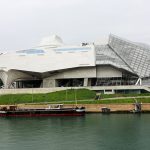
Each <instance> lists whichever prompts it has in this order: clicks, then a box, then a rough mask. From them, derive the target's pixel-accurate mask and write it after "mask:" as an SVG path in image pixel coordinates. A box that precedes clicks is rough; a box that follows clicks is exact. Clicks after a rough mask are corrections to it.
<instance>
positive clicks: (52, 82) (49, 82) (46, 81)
mask: <svg viewBox="0 0 150 150" xmlns="http://www.w3.org/2000/svg"><path fill="white" fill-rule="evenodd" d="M43 87H44V88H49V87H56V81H55V79H44V80H43Z"/></svg>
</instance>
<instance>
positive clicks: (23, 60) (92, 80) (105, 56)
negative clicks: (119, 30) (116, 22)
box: [0, 35, 150, 88]
mask: <svg viewBox="0 0 150 150" xmlns="http://www.w3.org/2000/svg"><path fill="white" fill-rule="evenodd" d="M0 79H1V82H0V83H1V85H2V84H3V85H2V86H3V87H4V88H31V87H61V86H115V85H142V84H147V85H150V47H149V46H145V45H143V44H139V43H134V42H130V41H127V40H124V39H121V38H119V37H117V36H114V35H110V37H109V41H108V44H105V45H95V44H88V43H82V45H76V46H73V45H69V46H68V45H65V44H64V43H63V42H62V40H61V38H60V37H58V36H57V35H53V36H51V37H46V38H44V39H42V41H41V42H40V44H39V46H37V47H36V48H32V49H27V50H19V51H15V52H9V53H5V54H0Z"/></svg>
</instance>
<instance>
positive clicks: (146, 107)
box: [1, 103, 150, 113]
mask: <svg viewBox="0 0 150 150" xmlns="http://www.w3.org/2000/svg"><path fill="white" fill-rule="evenodd" d="M2 106H6V107H8V106H9V105H1V107H2ZM17 106H18V108H48V104H40V105H39V104H18V105H17ZM82 106H84V107H85V108H86V112H87V113H94V112H95V113H96V112H97V113H98V112H101V109H102V108H103V107H107V108H109V109H110V110H111V112H130V111H131V110H133V109H134V104H81V105H78V107H82ZM64 107H75V105H68V104H65V105H64ZM142 111H146V112H150V103H144V104H142Z"/></svg>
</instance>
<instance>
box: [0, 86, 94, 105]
mask: <svg viewBox="0 0 150 150" xmlns="http://www.w3.org/2000/svg"><path fill="white" fill-rule="evenodd" d="M75 95H76V99H78V100H87V99H94V97H95V92H94V91H90V90H87V89H78V90H74V89H71V90H65V91H57V92H52V93H47V94H8V95H1V96H0V104H19V103H45V102H60V103H61V101H62V102H63V101H72V103H73V101H74V103H75Z"/></svg>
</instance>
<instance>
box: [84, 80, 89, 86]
mask: <svg viewBox="0 0 150 150" xmlns="http://www.w3.org/2000/svg"><path fill="white" fill-rule="evenodd" d="M83 86H88V78H84V83H83Z"/></svg>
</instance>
